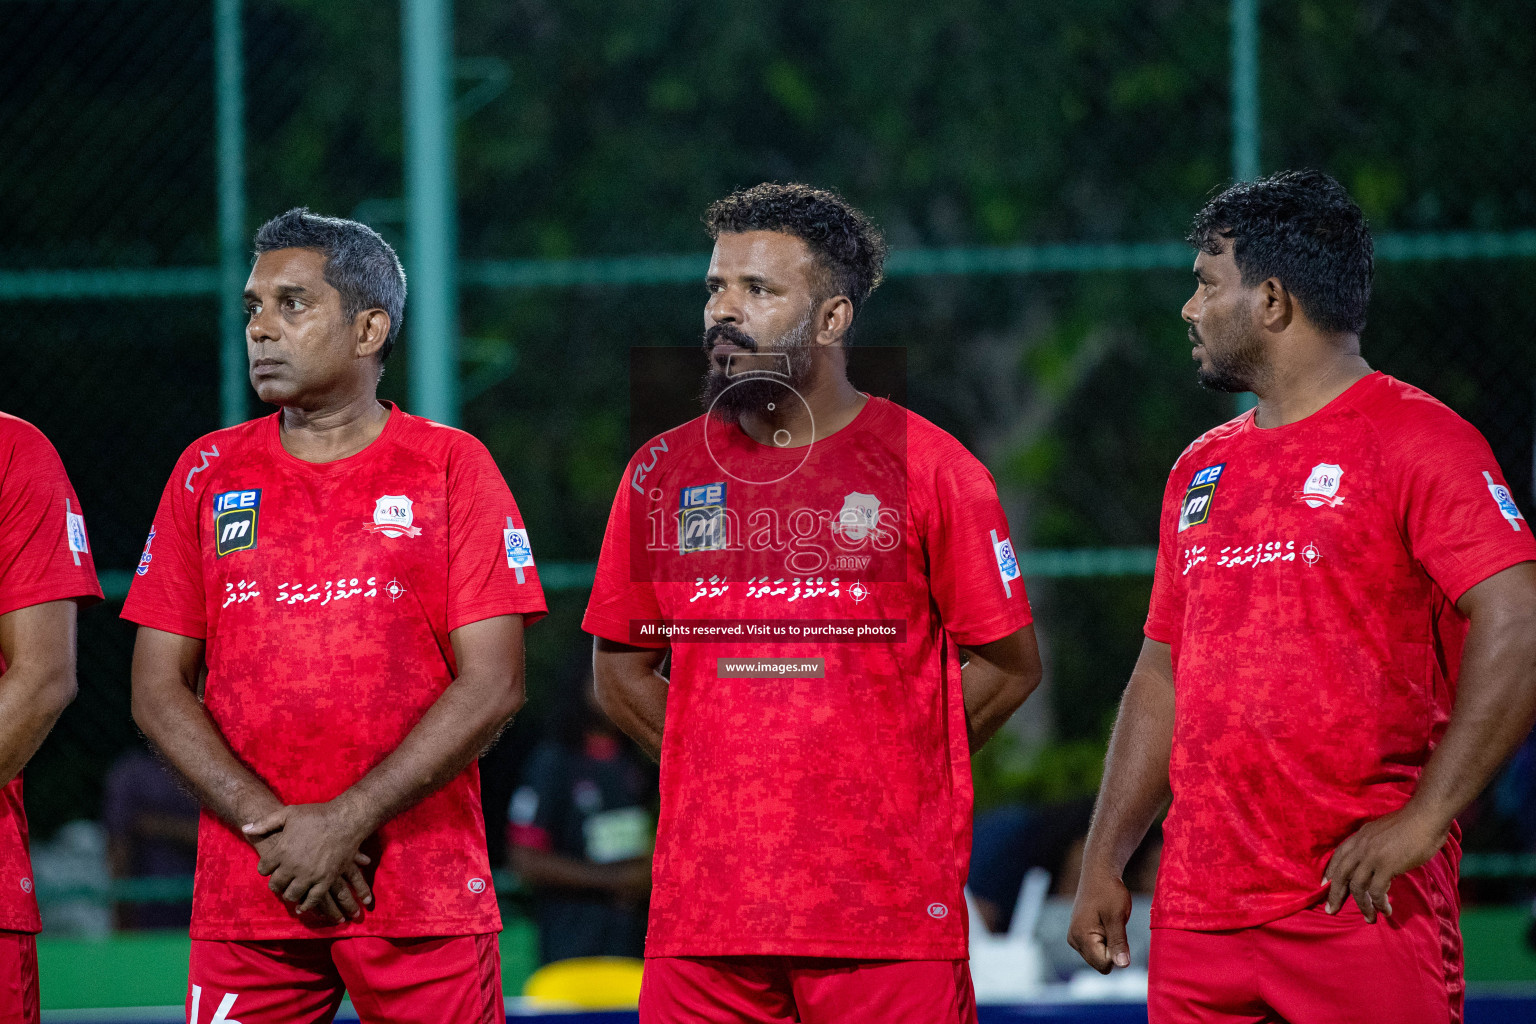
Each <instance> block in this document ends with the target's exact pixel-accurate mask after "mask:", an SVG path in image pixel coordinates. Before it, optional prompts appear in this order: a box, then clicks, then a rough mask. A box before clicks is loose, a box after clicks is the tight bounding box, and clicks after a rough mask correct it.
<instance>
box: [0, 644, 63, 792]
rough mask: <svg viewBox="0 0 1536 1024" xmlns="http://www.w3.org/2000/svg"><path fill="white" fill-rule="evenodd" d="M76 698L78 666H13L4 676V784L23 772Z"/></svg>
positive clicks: (0, 718) (0, 773)
mask: <svg viewBox="0 0 1536 1024" xmlns="http://www.w3.org/2000/svg"><path fill="white" fill-rule="evenodd" d="M74 699H75V673H74V665H73V663H72V660H71V664H70V665H68V666H49V667H43V666H38V667H36V668H33V667H32V666H29V665H26V664H18V665H13V666H11V667H10V668H9V669H7V670H6V671H5V673H4V674H3V675H0V785H4V784H6V783H8V782H10V781H11V780H12V779H14V778H15V777H16V776H17V775H19V774H21V770H22V768H24V767H25V766H26V764H27V762H28V761H30V760H32V755H33V754H35V753H37V748H38V747H40V746H42V745H43V740H45V739H47V738H48V733H49V732H50V731H51V730H52V729H53V725H54V723H55V722H57V721H58V720H59V715H61V714H63V713H64V709H65V708H67V707H68V706H69V703H70V701H72V700H74Z"/></svg>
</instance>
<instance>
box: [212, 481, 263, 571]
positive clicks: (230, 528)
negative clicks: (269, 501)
mask: <svg viewBox="0 0 1536 1024" xmlns="http://www.w3.org/2000/svg"><path fill="white" fill-rule="evenodd" d="M260 512H261V489H260V488H256V489H255V490H250V491H225V492H224V493H223V494H216V495H214V498H213V551H214V556H215V557H217V558H223V557H224V556H225V555H232V554H234V553H235V552H236V551H250V550H251V549H253V548H255V547H256V526H257V519H258V516H259V513H260Z"/></svg>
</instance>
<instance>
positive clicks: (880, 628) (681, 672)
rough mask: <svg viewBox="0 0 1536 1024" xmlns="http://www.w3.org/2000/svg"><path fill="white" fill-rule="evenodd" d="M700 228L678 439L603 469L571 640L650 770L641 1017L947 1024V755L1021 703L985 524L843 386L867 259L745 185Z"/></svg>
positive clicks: (850, 213) (887, 421) (959, 839)
mask: <svg viewBox="0 0 1536 1024" xmlns="http://www.w3.org/2000/svg"><path fill="white" fill-rule="evenodd" d="M705 220H706V224H707V225H708V228H709V232H710V235H711V237H712V238H713V239H714V242H715V248H714V253H713V255H712V257H711V260H710V266H709V270H708V274H707V276H706V278H705V287H706V289H707V290H708V298H707V300H706V302H705V304H704V310H703V314H704V316H703V320H704V324H703V326H704V336H703V338H702V349H703V350H702V352H701V353H700V355H701V357H702V359H701V362H702V363H703V364H704V369H705V370H706V373H705V378H704V382H703V387H702V395H701V403H700V404H701V405H702V406H703V407H704V409H705V415H703V416H700V417H698V418H697V419H694V420H692V421H690V422H689V423H686V424H684V425H683V426H681V427H677V428H674V429H672V430H670V431H667V432H665V433H663V434H661V435H660V436H658V437H657V438H655V439H653V440H652V441H650V442H649V443H648V444H646V445H645V447H644V448H642V450H641V451H640V452H638V453H637V454H636V455H635V456H634V458H633V459H631V461H630V463H629V465H628V467H627V468H626V469H625V472H624V476H623V478H622V480H621V482H620V486H619V489H618V494H617V495H616V497H615V499H614V504H613V509H612V512H611V513H610V516H609V520H608V530H607V534H606V535H605V537H604V539H603V547H602V553H601V555H600V557H599V561H598V567H597V579H596V582H595V584H594V587H593V590H592V596H591V600H590V603H589V604H588V606H587V613H586V617H585V619H584V621H583V628H584V629H586V630H587V631H588V632H590V633H592V634H594V645H595V646H594V650H595V653H594V667H595V674H596V678H597V689H598V697H599V700H600V702H601V704H602V706H603V709H604V710H605V711H607V712H608V714H609V715H610V716H612V717H613V719H614V721H615V722H617V723H618V725H619V726H620V727H621V728H622V729H623V730H624V731H625V732H626V733H628V734H629V735H630V736H632V737H634V738H635V740H636V742H638V743H639V744H640V745H641V747H642V748H643V749H644V750H645V751H646V752H647V753H648V754H650V756H651V757H653V758H659V759H660V762H661V814H660V821H659V823H658V828H657V839H656V856H655V864H654V868H653V879H654V886H653V888H652V892H651V909H650V922H649V923H650V927H649V931H648V934H647V937H646V956H647V960H646V967H645V980H644V984H643V986H642V989H641V993H640V1019H641V1021H643V1022H645V1024H653V1022H657V1024H659V1022H663V1021H665V1022H671V1021H696V1020H709V1021H764V1020H785V1021H788V1020H799V1021H804V1022H807V1024H829V1022H833V1021H837V1022H842V1021H860V1020H870V1021H875V1020H891V1021H895V1020H900V1021H904V1022H907V1024H928V1022H934V1024H937V1022H941V1021H942V1022H944V1024H960V1022H965V1021H974V1020H975V1014H976V1009H975V994H974V990H973V986H972V983H971V977H970V972H969V967H968V964H967V959H966V957H967V948H966V942H967V931H966V924H965V918H966V915H965V913H964V912H963V909H962V908H963V906H964V893H963V886H964V883H965V868H966V863H967V860H968V854H969V846H970V826H971V801H972V786H971V771H970V757H969V755H970V754H971V752H973V751H975V750H976V749H978V748H979V747H980V746H981V745H982V744H983V743H985V742H986V740H987V739H988V738H989V737H990V736H991V735H992V734H993V733H994V732H996V730H997V729H998V728H1000V727H1001V726H1002V724H1003V723H1004V722H1005V721H1007V719H1008V717H1009V716H1010V715H1012V714H1013V712H1014V711H1015V710H1017V709H1018V707H1019V706H1020V705H1021V704H1023V702H1024V700H1025V698H1026V697H1027V696H1028V695H1029V694H1030V692H1031V691H1033V689H1034V688H1035V686H1036V685H1037V684H1038V682H1039V680H1040V658H1039V654H1038V651H1037V649H1036V644H1035V635H1034V628H1033V626H1032V624H1031V623H1032V616H1031V613H1030V609H1029V603H1028V600H1027V599H1026V596H1025V591H1024V584H1023V580H1022V578H1021V573H1020V571H1019V566H1018V560H1017V558H1016V557H1015V555H1014V552H1013V547H1012V543H1011V541H1010V540H1009V528H1008V520H1007V517H1006V516H1005V515H1004V513H1003V509H1002V506H1001V504H1000V503H999V501H998V497H997V489H996V486H995V484H994V482H993V480H992V477H991V474H990V473H988V472H987V470H986V468H985V467H984V466H982V464H981V463H980V462H979V461H977V459H976V458H975V457H974V456H973V455H971V454H970V453H969V452H968V451H966V449H965V448H964V447H963V446H962V445H961V444H960V442H958V441H957V440H955V438H953V437H951V436H950V435H949V434H947V433H945V432H944V431H942V430H940V429H939V428H938V427H936V426H934V425H933V424H931V423H929V422H928V421H927V420H924V419H922V418H921V417H919V416H917V415H915V414H913V413H911V412H909V411H907V410H906V409H903V408H902V407H900V406H898V405H896V404H895V403H893V402H890V401H888V400H886V399H883V398H877V397H873V396H871V395H868V394H865V393H863V392H861V391H859V390H858V389H857V388H856V387H854V385H853V384H852V382H851V381H850V380H849V378H848V373H847V368H848V348H847V346H848V344H849V331H850V329H851V328H852V327H853V326H854V324H855V321H856V317H857V314H858V311H859V310H860V309H861V308H862V306H863V303H864V302H865V300H866V299H868V298H869V296H870V293H871V292H872V291H873V290H874V288H875V286H876V285H877V284H878V283H879V282H880V278H881V274H882V268H883V264H884V258H885V243H884V241H883V239H882V238H881V236H880V233H879V231H878V230H877V229H876V228H875V227H874V225H873V224H871V223H870V221H869V220H868V219H867V218H866V217H865V216H864V215H863V214H862V213H860V212H859V211H857V210H855V209H854V208H853V207H852V206H850V205H849V204H848V203H847V202H846V201H845V200H844V199H843V198H842V197H841V196H838V195H836V194H835V193H832V192H828V191H826V190H822V189H816V188H812V187H810V186H807V185H800V184H790V185H778V184H764V185H759V186H756V187H754V188H750V189H745V190H742V191H740V192H737V193H734V194H732V195H730V196H728V197H726V198H724V199H722V200H720V201H719V202H717V203H715V204H714V205H713V206H711V207H710V209H709V211H708V212H707V214H706V217H705ZM775 524H777V525H775ZM680 621H681V622H683V623H692V624H696V625H697V626H698V629H699V630H700V632H699V634H698V635H697V636H696V637H695V636H691V635H687V636H685V635H677V636H676V637H675V639H668V637H667V636H665V635H662V634H661V633H659V632H658V630H660V629H662V628H664V627H670V626H671V624H674V623H678V622H680ZM774 623H777V624H778V625H773V624H774ZM717 627H718V628H721V629H729V630H733V631H737V635H736V636H731V637H729V638H724V637H721V636H720V635H718V634H715V633H712V632H710V631H711V630H714V629H716V628H717ZM790 628H793V629H798V630H813V629H814V630H818V631H820V632H819V637H820V638H819V639H815V640H811V639H809V638H807V639H806V640H802V641H800V642H794V641H786V640H785V639H783V637H785V636H787V635H789V634H788V632H787V630H789V629H790ZM860 628H862V629H863V630H864V631H865V632H864V633H863V635H862V636H860V635H858V634H857V633H856V630H857V629H860ZM749 629H764V630H770V631H771V630H776V629H782V630H785V632H781V633H778V634H777V637H778V638H770V637H771V636H773V634H772V633H769V634H768V635H765V636H763V638H762V639H752V638H751V637H750V633H749ZM832 629H841V630H844V631H845V633H844V634H842V635H841V636H839V635H838V634H834V633H831V632H829V630H832ZM716 641H719V642H716Z"/></svg>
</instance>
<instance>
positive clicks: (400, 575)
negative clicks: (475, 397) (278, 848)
mask: <svg viewBox="0 0 1536 1024" xmlns="http://www.w3.org/2000/svg"><path fill="white" fill-rule="evenodd" d="M136 572H137V575H136V576H135V577H134V580H133V586H132V589H131V590H130V592H129V594H128V600H127V603H126V605H125V606H124V608H123V617H124V618H127V619H131V620H132V621H134V622H137V623H139V624H140V625H144V626H150V627H153V628H155V629H160V630H165V631H167V632H171V633H179V634H181V635H183V636H190V637H199V638H204V639H206V640H207V651H206V655H205V659H206V661H207V666H208V678H207V682H206V685H205V688H204V696H203V702H204V704H205V706H206V707H207V709H208V714H209V715H210V716H211V717H212V718H213V721H214V723H215V724H216V725H217V726H218V728H219V731H220V732H221V733H223V735H224V739H225V741H226V742H227V743H228V744H229V747H230V749H231V750H232V751H234V753H235V755H236V756H237V757H239V758H240V759H241V761H243V762H244V763H245V764H246V765H247V766H248V767H249V768H250V769H251V770H252V771H254V772H255V773H256V774H257V775H258V776H260V778H261V779H262V781H263V782H265V783H266V784H267V785H268V786H269V787H271V789H272V791H273V792H274V793H276V794H277V796H278V798H279V799H281V800H282V801H283V802H284V803H289V804H296V803H311V802H317V801H324V800H329V799H331V798H332V797H335V796H336V795H337V794H339V793H341V792H342V791H344V790H345V789H346V788H347V787H348V786H350V785H352V784H353V783H354V782H356V781H357V780H358V779H360V778H362V776H363V775H365V774H366V773H367V772H368V771H369V769H371V768H373V767H374V766H375V765H376V764H378V763H379V762H380V761H382V760H383V759H384V758H385V757H386V756H388V755H389V754H390V752H392V751H393V750H394V749H395V748H396V747H398V746H399V745H400V742H401V741H402V740H403V739H404V738H405V736H406V734H407V733H408V732H410V730H411V729H412V727H414V726H415V725H416V723H417V722H418V721H419V720H420V719H421V716H422V715H423V714H424V713H425V712H426V710H427V708H429V707H430V706H431V705H432V704H433V702H435V701H436V700H437V698H438V697H439V696H441V695H442V693H443V691H444V690H445V689H446V688H447V687H448V684H449V683H450V682H451V681H452V680H453V678H454V675H455V673H456V667H455V665H454V659H453V648H452V646H451V644H450V642H449V634H450V633H451V632H452V631H453V630H455V629H458V628H459V627H460V626H464V625H467V624H469V623H471V622H478V621H480V620H482V619H488V618H491V617H493V616H497V615H511V614H522V615H525V616H527V621H530V622H531V621H533V620H534V619H537V618H538V617H540V616H541V615H542V614H543V613H544V595H543V591H542V590H541V588H540V586H539V577H538V572H537V570H536V569H535V568H534V565H533V556H532V552H531V551H530V549H529V547H528V536H527V532H526V531H525V530H524V528H523V521H522V517H521V515H520V514H519V513H518V510H517V505H516V504H515V503H514V502H513V500H512V495H511V493H510V492H509V491H508V490H507V485H506V483H505V481H503V479H502V477H501V474H500V472H498V471H497V469H496V464H495V463H494V462H493V461H492V460H491V456H490V453H489V452H487V451H486V450H485V447H484V446H483V445H482V444H480V442H479V441H477V440H475V439H474V438H473V437H471V436H470V435H468V434H466V433H464V432H462V431H459V430H454V429H452V428H449V427H444V426H441V425H440V424H437V423H433V422H431V421H430V420H424V419H421V418H419V417H415V416H410V415H407V414H406V413H404V412H402V411H401V410H399V409H395V408H393V407H391V411H390V416H389V422H388V423H387V424H386V425H385V427H384V431H383V433H381V434H380V435H379V437H378V438H377V439H376V440H375V441H374V442H373V443H372V444H370V445H369V446H368V447H367V448H365V449H364V450H363V451H361V452H359V453H357V454H356V455H353V456H350V457H348V458H345V459H339V460H337V461H335V462H327V463H310V462H304V461H302V460H300V459H297V458H295V457H294V456H292V455H290V454H288V452H287V451H285V450H284V449H283V446H282V442H281V440H280V439H279V425H278V415H273V416H269V417H266V418H264V419H259V420H252V421H251V422H249V423H242V424H240V425H239V426H235V427H229V428H228V429H225V430H220V431H217V432H215V433H213V434H209V435H208V436H206V437H204V438H202V439H201V440H199V441H198V442H197V443H195V444H193V445H192V446H191V447H189V448H188V449H187V450H186V452H185V453H184V454H183V455H182V457H181V459H180V460H179V461H178V462H177V464H176V468H175V470H174V471H173V472H172V473H171V479H170V482H169V483H167V484H166V487H165V493H164V495H163V496H162V497H161V499H160V508H159V511H158V512H156V513H155V522H154V526H153V527H152V528H151V530H150V535H149V542H148V544H146V545H145V548H144V556H143V559H142V560H141V561H140V563H139V567H138V569H137V570H136ZM363 849H364V852H366V853H368V854H369V855H370V856H371V857H373V859H374V864H373V865H372V867H370V868H369V869H368V870H370V871H372V872H374V874H373V877H372V882H371V884H372V885H373V891H374V897H375V905H374V909H373V910H372V911H369V912H367V913H366V914H365V915H364V918H363V920H362V921H361V922H357V923H346V924H343V925H339V926H330V925H326V924H325V923H324V921H323V919H321V918H314V919H311V918H310V917H308V916H306V917H305V918H303V919H301V918H299V917H298V916H296V915H295V914H294V913H293V912H292V911H291V909H290V905H289V904H286V903H284V902H283V901H282V900H281V899H279V898H278V897H277V896H274V895H273V894H272V893H270V892H268V891H267V880H266V879H265V878H263V877H261V876H260V875H258V874H257V873H256V863H257V859H258V858H257V856H256V851H255V850H254V849H253V848H252V847H251V846H250V844H248V843H247V842H246V841H245V840H244V839H243V838H242V837H241V836H240V834H239V832H238V831H237V830H236V829H234V828H231V827H230V826H229V825H226V824H225V823H224V822H222V821H220V820H219V819H218V818H216V817H214V816H213V815H212V814H210V813H209V812H207V811H206V810H205V811H204V812H203V815H202V825H201V827H200V829H199V831H198V847H197V884H196V889H195V891H194V895H193V901H192V937H193V938H195V939H224V940H253V941H254V940H264V939H290V938H305V937H314V936H320V935H379V936H388V937H396V938H400V937H410V936H428V935H461V934H472V933H480V932H490V931H495V930H497V929H498V928H500V926H501V919H500V916H499V915H498V913H497V910H496V895H495V892H494V889H493V887H492V886H491V882H490V878H491V876H490V864H489V862H488V861H487V857H486V851H485V826H484V822H483V819H482V815H481V810H480V775H479V770H478V767H477V766H476V765H475V764H470V766H469V767H468V768H466V769H465V770H464V771H463V772H462V773H461V774H460V775H459V776H458V777H457V778H455V779H454V780H453V781H452V782H450V783H449V784H448V785H447V786H445V787H443V788H442V789H441V790H439V791H438V792H436V793H434V794H432V795H431V796H429V797H427V798H426V799H425V800H423V801H422V802H421V803H419V804H417V805H416V806H414V807H412V808H410V809H408V810H406V811H404V812H403V813H401V814H400V815H399V816H398V817H396V818H394V819H393V820H391V821H389V822H387V823H386V824H385V825H384V826H383V827H382V828H381V829H379V831H378V834H377V835H375V836H374V837H372V838H371V839H370V840H369V841H368V842H367V843H366V844H364V847H363Z"/></svg>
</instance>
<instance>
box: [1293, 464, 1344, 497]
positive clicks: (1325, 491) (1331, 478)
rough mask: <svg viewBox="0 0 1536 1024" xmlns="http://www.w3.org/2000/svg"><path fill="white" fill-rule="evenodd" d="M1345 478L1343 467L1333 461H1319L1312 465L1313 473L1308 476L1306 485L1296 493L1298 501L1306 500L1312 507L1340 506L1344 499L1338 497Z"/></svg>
mask: <svg viewBox="0 0 1536 1024" xmlns="http://www.w3.org/2000/svg"><path fill="white" fill-rule="evenodd" d="M1343 480H1344V470H1343V468H1342V467H1340V466H1338V465H1335V464H1334V463H1332V462H1319V463H1318V464H1317V465H1315V466H1313V467H1312V475H1311V476H1309V477H1307V482H1306V485H1305V486H1303V487H1302V489H1301V490H1300V492H1298V493H1297V495H1296V500H1297V501H1304V502H1306V503H1307V504H1308V505H1309V506H1311V507H1312V508H1322V507H1323V506H1324V505H1327V506H1328V507H1329V508H1338V507H1339V506H1340V505H1342V504H1344V499H1343V498H1341V497H1338V493H1339V484H1340V483H1342V482H1343Z"/></svg>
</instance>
